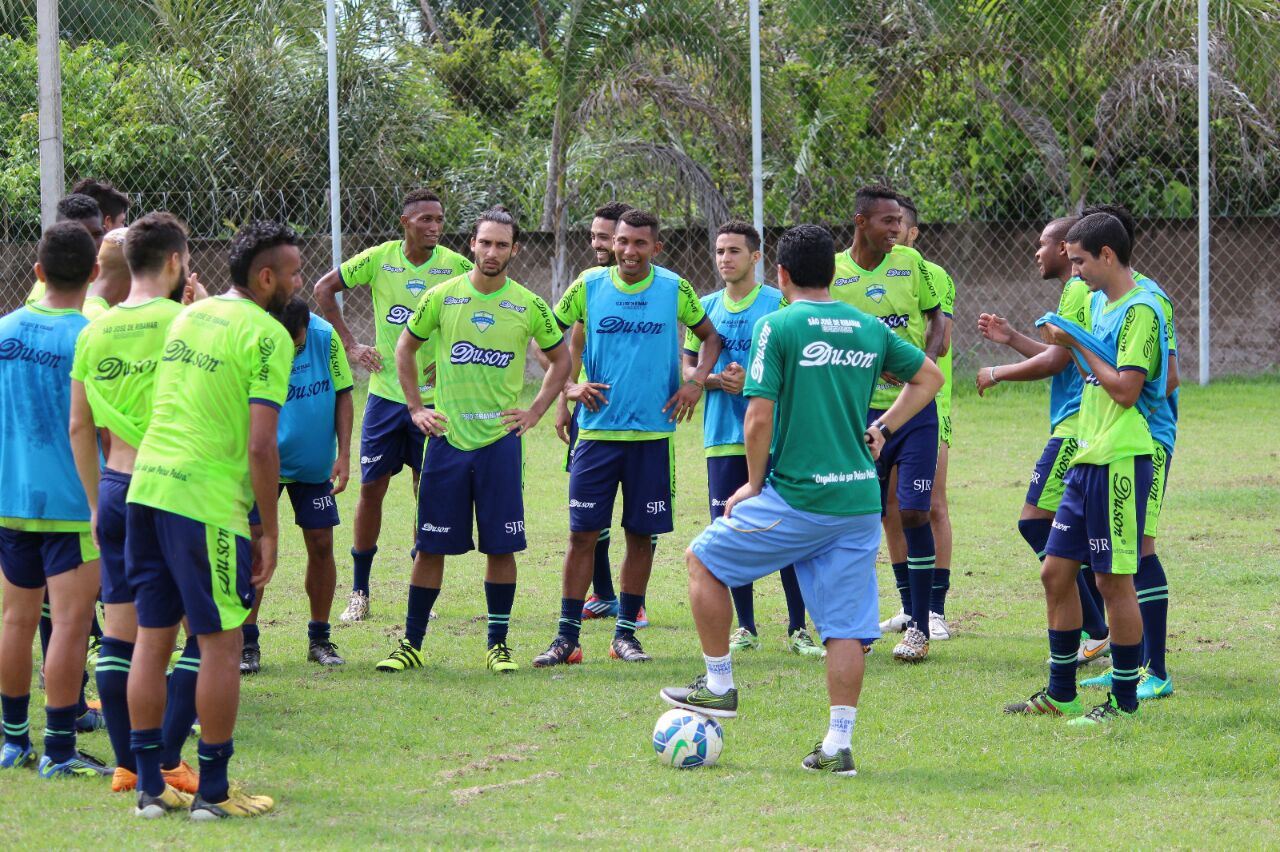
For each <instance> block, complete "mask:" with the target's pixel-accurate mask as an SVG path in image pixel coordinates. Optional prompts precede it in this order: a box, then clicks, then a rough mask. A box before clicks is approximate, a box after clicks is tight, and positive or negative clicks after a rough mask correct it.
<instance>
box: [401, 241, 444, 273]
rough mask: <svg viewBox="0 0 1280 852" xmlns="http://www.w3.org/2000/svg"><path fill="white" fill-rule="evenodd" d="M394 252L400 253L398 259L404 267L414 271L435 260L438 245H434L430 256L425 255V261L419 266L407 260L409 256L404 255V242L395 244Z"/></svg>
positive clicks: (438, 248) (438, 251)
mask: <svg viewBox="0 0 1280 852" xmlns="http://www.w3.org/2000/svg"><path fill="white" fill-rule="evenodd" d="M396 251H398V252H400V259H401V260H403V261H404V265H405V267H406V268H408V269H412V270H415V271H416V270H419V269H422V268H423V267H426V266H430V265H431V261H433V260H435V259H436V255H437V254H439V253H440V244H439V243H436V247H435V248H433V249H432V250H431V254H429V255H427V259H426V260H424V261H422V263H419V264H414V263H413V261H411V260H409V255H407V254H405V253H404V240H401V241H400V242H399V243H397V245H396Z"/></svg>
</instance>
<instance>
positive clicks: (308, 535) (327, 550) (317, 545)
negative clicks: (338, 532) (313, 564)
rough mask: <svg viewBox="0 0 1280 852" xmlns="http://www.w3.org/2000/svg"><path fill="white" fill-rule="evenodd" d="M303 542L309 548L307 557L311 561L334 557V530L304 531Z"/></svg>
mask: <svg viewBox="0 0 1280 852" xmlns="http://www.w3.org/2000/svg"><path fill="white" fill-rule="evenodd" d="M302 542H303V544H305V545H306V548H307V557H308V558H309V559H311V560H315V559H322V558H324V557H332V556H333V530H332V529H317V530H303V531H302Z"/></svg>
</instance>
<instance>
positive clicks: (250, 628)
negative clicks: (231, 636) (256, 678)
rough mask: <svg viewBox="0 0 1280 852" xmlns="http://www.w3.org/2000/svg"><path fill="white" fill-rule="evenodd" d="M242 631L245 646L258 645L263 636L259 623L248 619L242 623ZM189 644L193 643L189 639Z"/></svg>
mask: <svg viewBox="0 0 1280 852" xmlns="http://www.w3.org/2000/svg"><path fill="white" fill-rule="evenodd" d="M240 632H241V633H243V634H244V644H245V646H247V647H253V648H256V647H258V641H259V639H260V637H261V636H262V631H260V630H259V629H258V625H257V624H250V623H249V622H247V621H246V622H245V623H244V624H242V625H240ZM187 644H188V645H189V644H191V643H190V641H188V642H187Z"/></svg>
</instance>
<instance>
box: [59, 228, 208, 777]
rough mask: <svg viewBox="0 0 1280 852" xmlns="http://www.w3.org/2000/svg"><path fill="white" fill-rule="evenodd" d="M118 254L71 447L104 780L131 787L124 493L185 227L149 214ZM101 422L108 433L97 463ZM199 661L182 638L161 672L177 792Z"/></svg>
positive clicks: (82, 354)
mask: <svg viewBox="0 0 1280 852" xmlns="http://www.w3.org/2000/svg"><path fill="white" fill-rule="evenodd" d="M112 233H113V234H114V233H115V232H112ZM110 242H111V234H108V239H107V241H106V242H104V243H103V251H102V252H100V253H99V258H100V260H99V264H100V265H101V263H102V261H101V258H102V256H103V255H104V254H105V253H106V247H107V246H108V245H110ZM123 254H124V256H125V259H126V260H127V268H128V269H129V271H130V274H131V288H130V290H129V293H128V298H126V299H125V300H124V301H123V302H121V303H120V305H119V306H117V307H116V308H112V309H111V310H108V311H106V312H104V313H103V314H102V315H101V316H100V317H98V318H97V319H96V320H94V321H93V322H91V323H89V325H88V327H87V328H85V330H84V331H82V332H81V333H80V337H79V339H78V340H77V342H76V353H75V361H74V363H73V365H72V368H71V378H72V382H71V448H72V450H73V451H74V452H75V458H76V467H77V469H78V471H79V474H80V482H81V483H82V484H83V486H84V491H85V495H86V496H87V497H88V499H89V511H90V517H91V519H92V520H93V523H94V528H93V529H94V534H95V536H96V539H97V542H98V546H99V548H100V550H101V554H102V558H101V560H100V561H101V585H102V592H101V599H102V602H103V604H104V613H105V622H104V624H105V629H104V631H103V632H104V634H105V635H104V636H103V638H102V644H101V646H100V649H99V657H98V664H97V667H96V672H95V675H96V678H97V683H98V696H99V697H100V698H101V700H102V713H103V715H104V716H105V717H106V726H107V736H108V737H109V738H110V740H111V747H112V749H113V750H114V752H115V757H116V769H115V773H114V775H113V776H112V779H111V789H112V790H113V791H115V792H123V791H128V790H133V789H135V787H136V785H137V765H136V762H135V760H134V755H133V751H132V749H131V748H130V743H129V726H130V722H129V703H128V681H129V669H130V666H131V661H132V659H133V651H134V643H135V641H136V640H137V633H138V616H137V611H136V609H135V608H134V603H133V591H132V590H131V588H130V586H129V580H128V576H127V575H128V569H127V567H126V564H125V552H126V545H125V526H126V525H125V514H126V509H125V496H126V494H127V492H128V490H129V482H130V480H131V478H132V474H133V468H134V461H135V459H136V457H137V453H138V449H137V448H138V445H139V444H140V443H141V442H142V436H143V433H144V432H145V431H146V426H147V422H148V420H149V419H150V417H151V404H152V399H153V392H154V390H155V371H156V366H157V364H159V362H160V360H161V358H162V357H163V353H164V348H165V347H164V342H165V335H166V333H167V332H168V330H169V325H170V323H172V322H173V319H174V317H176V316H177V315H178V313H179V311H181V310H182V305H181V304H180V303H179V302H178V301H176V299H177V297H178V296H180V295H182V293H183V289H184V283H183V282H184V281H185V280H186V279H187V274H186V269H187V263H188V257H189V254H188V245H187V231H186V228H185V227H184V226H183V224H182V223H181V222H180V221H178V219H177V218H175V217H174V216H172V215H171V214H169V213H149V214H147V215H146V216H143V217H142V218H141V219H139V220H138V221H136V222H134V223H133V226H132V227H131V228H130V229H129V230H128V238H127V240H126V242H125V246H124V250H123ZM98 280H99V281H101V280H102V278H101V276H99V279H98ZM99 430H105V431H106V432H107V436H108V440H107V441H105V442H104V443H105V445H106V448H107V449H106V453H107V455H106V462H105V465H104V466H103V468H102V470H101V471H99V449H98V446H99V442H98V432H99ZM199 668H200V650H199V646H198V644H197V643H196V642H194V641H190V640H189V641H188V642H187V646H186V648H185V649H184V650H183V653H182V656H181V657H180V658H179V659H178V661H177V663H176V664H175V665H174V670H173V674H172V675H170V677H169V682H168V687H167V690H168V698H167V700H166V702H165V719H164V723H163V725H162V726H161V727H162V731H163V738H164V750H163V755H162V757H161V761H160V767H161V773H162V774H163V776H164V779H165V782H166V783H168V784H169V785H171V786H172V787H174V788H175V789H177V790H180V791H183V792H185V793H194V792H195V790H196V773H195V771H194V770H193V769H192V768H191V767H190V766H189V765H188V764H187V763H186V761H184V760H183V759H182V746H183V744H184V743H185V742H186V740H187V735H188V733H189V732H190V730H191V723H192V721H193V720H194V719H195V701H196V696H195V687H196V673H197V672H198V671H199Z"/></svg>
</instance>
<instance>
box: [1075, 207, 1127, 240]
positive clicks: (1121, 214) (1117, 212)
mask: <svg viewBox="0 0 1280 852" xmlns="http://www.w3.org/2000/svg"><path fill="white" fill-rule="evenodd" d="M1094 213H1106V214H1107V215H1109V216H1115V217H1116V218H1117V219H1119V220H1120V224H1121V225H1124V232H1125V233H1126V234H1128V235H1129V248H1130V250H1132V249H1133V238H1134V236H1135V235H1136V234H1137V231H1138V225H1137V223H1136V222H1134V221H1133V214H1132V213H1130V212H1129V211H1128V210H1127V209H1125V208H1124V207H1123V206H1121V205H1119V204H1090V205H1089V206H1088V207H1086V208H1084V209H1083V210H1081V211H1080V215H1081V216H1091V215H1093V214H1094Z"/></svg>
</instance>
